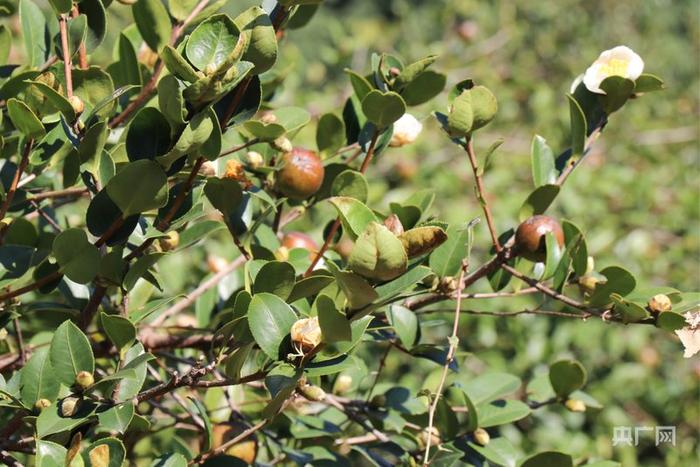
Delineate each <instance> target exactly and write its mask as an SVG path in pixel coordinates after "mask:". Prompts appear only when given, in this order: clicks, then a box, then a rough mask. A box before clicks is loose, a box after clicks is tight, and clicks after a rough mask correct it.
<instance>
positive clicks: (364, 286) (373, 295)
mask: <svg viewBox="0 0 700 467" xmlns="http://www.w3.org/2000/svg"><path fill="white" fill-rule="evenodd" d="M331 272H332V273H333V275H334V276H335V279H336V280H337V281H338V287H340V290H342V291H343V294H344V295H345V298H346V299H347V301H348V306H349V308H350V309H352V310H356V309H359V308H364V307H365V306H367V305H369V304H370V303H372V302H373V301H375V300H376V299H377V298H378V297H379V295H378V294H377V292H376V290H374V288H373V287H372V286H371V285H369V284H368V283H367V281H366V280H365V279H364V278H363V277H362V276H359V275H358V274H355V273H353V272H348V271H338V270H332V271H331Z"/></svg>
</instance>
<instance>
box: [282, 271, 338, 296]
mask: <svg viewBox="0 0 700 467" xmlns="http://www.w3.org/2000/svg"><path fill="white" fill-rule="evenodd" d="M333 281H334V278H333V276H328V275H326V274H325V273H323V274H321V273H319V274H312V275H311V276H309V277H305V278H303V279H301V280H300V281H298V282H297V283H296V284H294V288H293V289H292V292H291V293H290V294H289V298H288V299H287V301H288V302H289V303H294V302H296V301H297V300H301V299H302V298H307V297H311V296H313V295H316V294H317V293H319V292H320V291H321V290H323V289H325V288H326V287H327V286H329V285H330V284H331V283H332V282H333Z"/></svg>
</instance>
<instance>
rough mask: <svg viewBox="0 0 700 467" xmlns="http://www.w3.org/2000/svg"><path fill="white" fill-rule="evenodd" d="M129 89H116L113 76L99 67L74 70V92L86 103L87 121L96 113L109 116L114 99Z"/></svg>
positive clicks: (102, 116)
mask: <svg viewBox="0 0 700 467" xmlns="http://www.w3.org/2000/svg"><path fill="white" fill-rule="evenodd" d="M83 1H85V0H83ZM94 1H96V2H99V0H94ZM128 90H129V88H120V89H117V90H116V91H115V90H114V83H113V82H112V78H111V77H110V76H109V75H108V74H107V73H106V72H104V71H103V70H102V69H101V68H99V67H96V66H91V67H90V68H88V69H87V70H82V69H79V68H75V69H74V70H73V93H74V94H76V95H77V96H78V97H80V99H82V101H83V103H84V104H85V112H84V113H85V114H86V115H87V117H84V120H85V121H90V120H91V119H92V117H93V116H95V115H97V117H98V118H108V117H109V116H110V114H111V113H112V109H113V108H114V101H115V100H116V99H117V98H118V97H119V96H120V95H122V94H123V93H124V92H126V91H128Z"/></svg>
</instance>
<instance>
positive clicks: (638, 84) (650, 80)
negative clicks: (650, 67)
mask: <svg viewBox="0 0 700 467" xmlns="http://www.w3.org/2000/svg"><path fill="white" fill-rule="evenodd" d="M662 89H665V86H664V82H663V80H662V79H661V78H659V77H658V76H655V75H652V74H649V73H642V74H641V75H640V76H639V78H637V81H635V84H634V92H654V91H661V90H662Z"/></svg>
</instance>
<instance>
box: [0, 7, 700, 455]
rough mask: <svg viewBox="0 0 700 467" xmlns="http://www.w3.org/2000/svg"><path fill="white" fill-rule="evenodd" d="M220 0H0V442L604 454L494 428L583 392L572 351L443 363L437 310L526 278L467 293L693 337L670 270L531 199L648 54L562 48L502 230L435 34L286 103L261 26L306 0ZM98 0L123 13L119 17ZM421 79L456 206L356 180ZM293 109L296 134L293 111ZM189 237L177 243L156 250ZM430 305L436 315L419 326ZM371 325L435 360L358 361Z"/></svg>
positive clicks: (111, 447) (455, 342)
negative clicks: (562, 139) (543, 444)
mask: <svg viewBox="0 0 700 467" xmlns="http://www.w3.org/2000/svg"><path fill="white" fill-rule="evenodd" d="M225 3H226V2H225V0H218V1H214V0H199V1H197V0H170V1H168V2H162V1H161V0H119V2H118V3H116V2H111V1H107V0H82V1H78V2H72V1H71V0H49V4H50V8H49V5H44V4H41V5H40V4H39V3H38V2H35V1H34V0H20V1H19V2H14V1H12V0H0V14H1V15H3V16H4V17H6V18H8V19H9V21H8V22H7V23H6V24H4V25H2V26H0V59H1V60H0V62H1V64H2V66H1V67H0V73H1V76H0V110H1V113H0V129H1V132H0V151H1V152H2V162H1V163H2V168H1V169H0V179H1V182H2V184H1V185H0V186H1V187H2V192H1V193H0V194H1V199H0V219H2V220H1V221H0V222H1V226H0V262H1V264H2V268H1V270H0V283H1V285H2V288H1V290H0V306H1V307H2V310H1V311H0V322H1V325H2V327H3V331H2V332H3V335H4V338H3V341H2V354H1V355H0V372H1V377H0V417H1V418H2V426H0V433H1V434H2V435H1V436H0V459H1V460H2V461H3V462H4V463H5V464H6V465H12V466H18V465H24V464H36V465H40V466H44V467H49V466H63V465H70V466H82V465H85V466H121V465H154V466H156V465H157V466H173V467H174V466H186V465H193V464H205V465H216V466H218V465H222V466H223V465H226V466H229V465H232V466H235V465H246V464H256V463H257V464H260V465H272V464H281V465H292V464H299V465H381V466H384V465H428V464H430V465H435V466H448V465H465V464H466V465H477V466H480V465H485V464H488V465H506V466H512V465H516V464H518V465H523V466H528V467H533V466H573V465H574V462H576V465H583V464H585V465H590V466H593V465H597V466H611V465H619V464H617V463H615V462H608V461H604V460H600V459H595V456H593V457H592V458H590V459H576V460H574V459H573V457H572V456H571V455H569V454H567V453H566V452H558V451H551V450H546V449H538V450H533V451H531V452H523V451H522V449H521V448H520V447H518V446H516V445H517V444H518V442H517V439H509V438H510V437H509V436H507V433H508V431H507V430H506V429H505V428H507V427H508V426H513V425H514V424H516V426H518V429H519V430H520V431H521V432H522V436H521V437H527V436H528V430H529V428H531V426H532V423H529V424H528V423H522V422H523V421H524V420H526V419H528V418H533V417H530V416H531V414H532V413H533V411H546V410H557V409H561V410H568V411H571V412H584V411H587V410H597V409H599V408H600V404H599V402H597V401H596V399H594V398H593V397H592V396H591V395H589V394H588V393H586V392H584V389H585V386H586V384H587V372H586V369H584V367H583V365H582V364H581V363H580V362H578V361H575V360H558V361H551V362H544V363H545V364H547V365H549V368H548V372H547V373H544V374H541V375H540V376H539V377H536V378H530V379H529V380H528V381H527V382H526V383H523V382H522V381H521V379H520V376H516V375H511V374H508V373H503V372H494V371H489V369H488V368H482V369H481V370H480V375H479V376H476V377H470V376H468V375H467V374H466V373H465V372H464V371H463V369H462V368H461V367H460V365H459V364H460V360H461V357H459V358H458V353H460V352H461V351H462V349H463V343H464V341H465V340H466V339H469V336H463V335H461V333H460V319H461V320H462V321H463V320H467V319H469V318H470V317H471V316H470V315H472V314H478V313H479V312H477V311H473V310H467V309H465V308H464V307H463V306H462V305H463V303H462V302H463V300H464V299H471V300H472V302H471V303H474V302H475V301H478V300H484V301H485V300H489V299H493V298H500V299H505V298H509V297H515V296H524V295H530V296H533V297H540V298H541V300H540V301H541V302H542V304H543V305H541V306H539V307H536V308H530V309H527V310H522V309H503V310H502V311H492V312H490V313H491V314H493V315H495V316H500V317H503V318H504V319H505V318H508V317H510V316H515V315H519V314H534V315H542V316H541V319H550V318H552V319H561V320H566V319H569V320H578V321H579V323H578V325H579V326H581V327H585V326H587V322H589V321H602V322H605V323H609V325H610V326H617V327H619V329H623V328H624V327H625V326H646V327H651V328H655V329H654V332H656V333H659V334H664V333H666V334H673V333H674V332H675V333H677V334H678V336H679V337H680V340H681V342H682V343H683V345H684V346H685V348H686V356H691V355H692V354H694V353H695V352H697V351H698V348H699V346H698V340H699V339H700V337H699V336H698V331H697V330H696V329H697V327H698V321H700V319H699V318H698V315H697V313H698V301H697V298H698V295H697V294H692V293H683V292H681V291H678V290H676V289H673V288H671V287H656V288H651V289H649V288H644V287H641V286H638V284H637V278H635V277H634V276H633V275H632V274H631V273H630V272H628V271H627V270H626V269H624V268H623V267H619V266H608V267H605V268H603V269H600V270H598V269H596V267H595V262H594V260H593V258H592V257H591V256H590V255H589V250H588V248H587V243H586V236H585V235H584V229H583V228H581V227H580V226H578V225H577V224H576V223H575V220H568V219H558V218H556V217H554V216H553V214H552V213H548V208H549V207H550V205H551V204H552V203H553V202H554V201H555V199H556V198H557V195H558V194H559V193H560V191H561V190H562V189H564V188H565V182H566V181H567V179H568V178H569V177H570V176H571V175H572V173H573V172H574V171H575V170H577V168H578V167H579V165H580V163H581V161H582V160H584V158H585V156H586V155H587V153H588V152H589V150H590V148H591V146H592V145H593V144H594V143H595V141H596V139H597V138H598V137H599V136H600V135H601V133H602V132H603V130H604V129H605V126H606V124H607V123H608V120H609V119H615V118H619V116H620V115H624V113H625V112H627V111H628V109H627V107H633V106H634V105H635V100H637V99H663V94H659V95H657V94H652V93H655V91H659V90H661V89H663V87H664V85H663V82H662V80H661V78H659V77H657V76H655V75H652V74H648V73H646V70H645V67H644V62H643V60H642V58H641V57H640V56H638V55H637V54H636V53H635V52H633V51H632V50H631V49H629V48H627V47H624V46H620V47H615V48H613V49H611V50H608V51H605V52H603V53H602V54H601V55H600V57H599V58H598V59H597V60H595V62H594V63H593V64H592V65H590V66H589V67H588V68H586V60H588V59H589V58H587V57H580V60H581V64H582V65H581V71H582V72H583V73H582V74H581V76H580V77H579V78H578V79H575V80H574V82H573V85H572V87H571V91H570V93H569V94H567V95H566V96H562V99H561V102H562V104H563V105H567V106H568V109H569V112H570V145H569V146H570V147H569V148H568V149H566V150H564V151H563V152H561V153H560V154H559V155H557V154H556V153H555V151H554V150H553V148H552V147H550V145H549V144H548V142H547V141H546V140H545V139H544V138H543V137H541V136H534V138H533V139H532V147H531V166H532V182H533V184H534V187H533V190H532V192H531V193H530V194H529V196H527V197H526V198H525V199H523V200H522V208H521V209H520V213H519V217H520V220H519V222H520V223H515V224H514V225H512V228H511V229H509V230H507V231H505V232H501V231H498V230H497V229H496V222H494V217H495V216H497V215H498V212H494V211H493V210H492V207H491V204H490V202H489V201H490V197H489V190H488V187H487V186H485V184H484V179H483V176H484V173H485V172H486V171H487V170H489V163H490V161H491V160H492V158H494V157H497V153H498V143H495V144H493V145H492V146H491V147H490V148H489V149H488V150H487V151H485V152H484V153H482V154H477V153H476V151H475V148H474V144H473V142H474V140H475V138H478V137H479V135H480V131H481V130H482V128H484V127H485V126H487V125H490V127H489V128H490V129H491V130H492V131H493V130H494V129H495V125H494V124H492V121H493V120H494V118H495V117H496V116H497V115H498V100H497V96H498V89H489V88H488V87H487V86H486V85H485V84H488V83H482V82H481V80H480V79H479V76H471V77H464V78H465V79H464V80H462V81H459V82H458V83H456V84H455V85H450V86H448V85H447V79H446V75H445V74H443V73H441V72H440V71H436V70H435V69H434V68H436V67H435V66H434V65H435V63H434V62H435V61H436V58H437V57H436V56H426V57H423V58H419V59H417V60H415V57H413V59H414V61H411V60H406V58H407V57H397V56H394V55H391V54H387V53H379V52H377V53H374V54H372V56H371V61H370V68H369V69H362V70H350V69H348V70H346V72H347V73H346V74H347V80H349V83H350V84H351V88H352V94H351V95H350V96H349V97H347V98H343V99H341V100H340V101H338V102H341V103H342V105H341V106H339V107H338V108H337V109H335V111H333V112H329V113H325V114H323V115H320V116H318V117H317V116H313V117H312V116H311V114H310V112H309V111H307V110H305V109H304V108H301V107H294V106H283V105H280V104H279V103H278V100H277V99H276V97H277V96H278V94H279V93H278V91H279V89H280V88H281V86H283V85H284V78H285V76H286V75H287V73H286V72H285V71H284V70H280V69H278V68H279V67H277V66H276V62H278V54H279V53H280V50H281V49H280V47H279V45H280V44H281V43H282V42H283V41H285V40H286V36H285V32H286V31H289V30H290V29H296V28H301V27H303V26H304V25H305V24H306V23H308V22H309V21H310V20H311V19H312V17H313V16H314V14H315V13H316V12H317V10H318V9H319V8H324V6H323V5H322V4H320V3H321V2H320V1H314V0H281V1H279V2H278V3H276V4H275V3H274V2H265V4H264V5H263V6H261V7H257V6H256V7H252V8H248V9H245V10H243V11H238V12H237V13H236V15H229V14H225V13H221V12H219V11H220V9H221V8H222V7H223V6H224V4H225ZM44 7H46V8H44ZM115 16H116V17H119V18H123V17H125V16H127V17H129V18H131V17H133V24H131V25H129V26H128V27H127V28H125V29H123V30H121V31H120V30H119V27H117V25H118V24H120V23H118V22H113V21H112V19H113V17H115ZM13 25H14V26H13ZM113 25H114V26H113ZM112 27H114V30H111V29H110V28H112ZM105 38H115V39H114V43H107V42H109V40H105ZM98 47H101V49H105V48H106V49H107V50H113V53H112V54H111V56H112V59H111V60H107V61H101V60H98V59H96V57H95V55H97V54H93V52H94V51H95V49H97V48H98ZM652 71H653V70H652ZM466 78H469V79H466ZM572 78H573V77H572ZM434 99H441V102H442V101H446V102H447V103H448V105H447V106H446V107H445V108H444V110H443V111H442V112H436V113H435V114H434V118H435V119H436V122H437V123H438V124H439V126H440V127H441V129H442V130H443V133H444V139H443V142H442V143H440V144H444V145H456V146H455V147H456V148H458V149H459V151H460V152H461V153H462V154H463V157H464V161H465V162H464V163H465V164H466V166H467V167H469V168H470V169H471V171H473V177H474V181H475V188H476V189H475V193H474V195H475V201H476V202H477V203H479V205H480V207H481V209H482V211H483V216H481V217H480V218H475V219H471V218H464V219H463V222H461V223H452V224H450V225H448V224H447V223H445V222H443V221H441V220H440V219H439V218H436V217H435V216H434V213H433V211H432V210H431V205H432V204H433V201H434V199H435V194H434V193H433V192H432V191H431V190H430V187H429V186H418V184H416V186H414V187H413V189H412V193H411V194H410V196H407V197H404V198H401V199H399V198H398V197H397V196H395V195H392V194H391V193H387V194H386V195H385V196H386V197H387V198H390V199H391V200H392V201H391V202H390V203H388V208H380V209H378V208H379V206H377V203H376V199H375V197H373V196H372V194H373V186H372V184H371V183H369V182H368V180H369V181H372V177H371V176H368V175H370V174H371V172H372V168H373V166H374V165H375V162H376V161H377V160H378V159H380V158H381V157H383V156H384V155H385V154H387V153H391V152H399V151H401V149H400V148H402V147H405V146H407V145H410V144H412V143H413V142H414V141H415V140H416V139H417V138H419V137H420V133H421V131H422V127H423V123H424V122H423V123H422V122H420V121H419V120H417V119H416V118H415V117H414V116H412V115H411V113H409V110H410V108H411V107H414V106H420V105H422V104H425V103H428V102H431V101H433V100H434ZM623 118H624V117H623ZM308 128H313V131H315V144H314V143H313V141H311V140H309V138H301V137H300V133H302V132H303V131H306V130H308ZM585 169H586V168H581V169H579V170H585ZM598 170H605V167H601V168H599V169H598ZM456 208H457V209H459V206H457V207H456ZM595 227H596V226H590V229H595ZM477 229H482V231H484V232H488V234H489V235H490V239H491V241H490V243H489V244H479V243H480V242H474V232H475V231H476V230H477ZM212 238H218V239H222V241H221V242H220V243H212V242H210V239H212ZM216 245H219V246H220V245H226V246H225V248H226V249H227V251H225V252H222V251H212V250H213V249H214V248H215V247H214V246H216ZM217 248H218V247H217ZM473 248H474V249H475V250H476V249H478V250H479V251H481V252H485V253H486V254H489V255H490V256H489V257H488V259H487V260H486V261H484V262H481V261H478V260H476V259H473V258H472V256H471V251H472V249H473ZM188 256H192V257H194V258H198V259H199V260H201V261H200V264H201V267H200V268H198V269H197V268H190V269H187V270H185V272H184V273H183V271H177V269H178V265H179V264H180V265H181V264H185V263H182V262H180V263H178V258H184V257H188ZM480 256H483V255H481V254H480ZM224 257H227V258H231V259H230V260H224V259H223V258H224ZM205 258H206V259H205ZM622 260H623V262H624V258H623V259H622ZM186 264H190V263H186ZM176 273H177V277H180V278H182V277H184V279H178V280H177V281H176V280H174V279H172V278H173V277H174V276H175V275H176ZM477 282H478V283H479V284H488V286H490V287H491V289H492V290H491V291H490V292H474V288H473V286H474V284H476V283H477ZM191 284H196V286H194V287H190V285H191ZM446 308H448V309H450V310H452V311H451V312H449V313H443V314H442V316H444V317H445V319H446V320H447V324H449V327H450V328H451V330H449V329H448V328H447V327H445V330H446V332H443V333H441V336H440V337H439V338H437V339H434V338H432V337H431V338H426V336H425V335H426V334H427V333H426V330H427V329H428V328H429V327H435V326H436V321H435V319H431V314H430V313H432V312H437V311H440V310H442V311H443V312H444V310H445V309H446ZM437 324H438V325H439V324H440V323H439V322H438V323H437ZM429 335H430V336H434V335H435V333H434V329H433V331H431V332H430V333H429ZM591 344H592V345H594V343H591ZM370 346H372V347H371V348H372V349H384V350H383V352H384V353H383V354H382V353H381V352H380V353H378V354H377V353H376V352H367V351H366V350H367V348H369V347H370ZM679 346H680V344H679ZM392 349H394V351H395V352H397V353H398V354H399V355H400V358H401V359H402V361H403V362H405V369H406V370H407V371H411V369H412V368H414V367H416V365H419V363H418V362H421V363H420V365H423V364H428V365H432V367H433V369H437V370H439V372H438V374H439V378H438V379H437V380H435V381H433V380H430V381H426V382H425V384H424V385H423V386H422V387H419V388H410V389H409V388H407V387H405V386H402V385H400V384H398V383H397V381H396V380H392V379H391V377H387V376H386V375H385V373H383V369H384V367H385V361H386V358H387V354H388V353H389V351H390V350H392ZM504 358H508V357H507V356H506V357H504ZM521 376H522V375H521ZM511 433H512V430H511Z"/></svg>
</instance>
